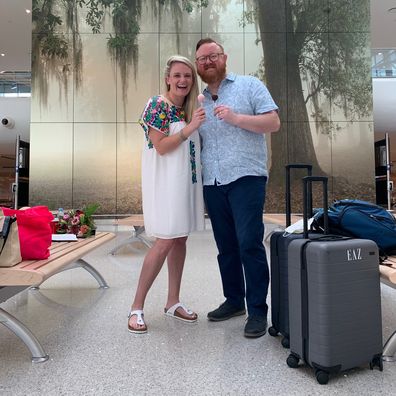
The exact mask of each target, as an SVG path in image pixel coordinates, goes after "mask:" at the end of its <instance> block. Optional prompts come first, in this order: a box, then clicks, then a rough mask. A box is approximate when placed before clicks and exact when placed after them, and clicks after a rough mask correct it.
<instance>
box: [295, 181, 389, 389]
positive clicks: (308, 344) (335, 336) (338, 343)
mask: <svg viewBox="0 0 396 396" xmlns="http://www.w3.org/2000/svg"><path fill="white" fill-rule="evenodd" d="M312 181H321V182H323V187H324V193H323V195H324V204H323V207H324V208H325V212H326V215H325V216H326V217H325V234H328V218H327V206H328V205H327V178H325V177H305V178H304V179H303V183H304V196H305V197H306V195H307V185H308V183H311V182H312ZM304 201H305V198H304ZM304 214H305V215H304V236H306V235H307V219H306V214H307V210H306V205H305V203H304ZM288 254H289V321H290V352H291V353H290V355H289V357H288V358H287V364H288V366H289V367H292V368H295V367H297V366H298V363H299V360H300V359H301V360H303V361H304V362H305V363H307V364H308V365H309V366H311V367H313V368H314V369H315V376H316V379H317V381H318V382H319V383H320V384H326V383H327V382H328V380H329V375H330V374H331V373H335V372H339V371H344V370H348V369H351V368H353V367H358V366H362V365H365V364H369V365H370V368H371V369H372V368H373V367H374V366H378V367H379V369H380V370H381V371H382V368H383V366H382V358H381V354H382V324H381V321H382V319H381V295H380V275H379V256H378V247H377V245H376V243H375V242H373V241H371V240H366V239H353V238H345V237H339V236H331V235H324V236H323V238H319V239H315V240H310V239H308V238H306V237H305V238H304V239H299V240H295V241H293V242H291V243H290V245H289V253H288Z"/></svg>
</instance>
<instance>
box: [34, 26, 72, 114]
mask: <svg viewBox="0 0 396 396" xmlns="http://www.w3.org/2000/svg"><path fill="white" fill-rule="evenodd" d="M64 37H65V38H66V39H67V41H68V43H69V46H70V54H72V53H73V41H72V36H71V35H69V34H67V35H65V36H64ZM35 38H36V35H33V41H34V40H35ZM36 62H37V66H36V67H37V69H33V71H32V96H31V109H32V110H31V122H72V121H73V109H74V108H73V94H74V84H73V79H74V71H73V70H74V68H73V64H74V59H73V57H72V56H70V58H67V59H60V60H56V61H53V62H49V61H48V60H47V59H42V58H39V57H38V58H37V61H36Z"/></svg>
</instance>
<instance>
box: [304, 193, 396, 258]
mask: <svg viewBox="0 0 396 396" xmlns="http://www.w3.org/2000/svg"><path fill="white" fill-rule="evenodd" d="M328 213H329V231H330V233H332V234H336V235H344V236H349V237H354V238H363V239H371V240H373V241H374V242H376V243H377V245H378V248H379V250H380V254H382V255H384V254H385V255H390V254H393V253H396V219H395V218H394V217H393V216H392V214H391V213H389V212H388V211H386V210H385V209H384V208H382V207H381V206H378V205H376V204H373V203H371V202H366V201H360V200H358V199H342V200H339V201H335V202H334V203H333V204H332V205H331V206H329V212H328ZM312 228H313V229H314V230H316V231H320V230H323V209H319V210H318V211H317V212H316V213H315V215H314V221H313V223H312Z"/></svg>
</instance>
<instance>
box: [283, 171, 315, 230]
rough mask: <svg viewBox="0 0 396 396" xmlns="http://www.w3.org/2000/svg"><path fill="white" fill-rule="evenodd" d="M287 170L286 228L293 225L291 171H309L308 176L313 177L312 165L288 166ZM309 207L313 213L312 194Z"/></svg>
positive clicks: (309, 197) (309, 195) (309, 196)
mask: <svg viewBox="0 0 396 396" xmlns="http://www.w3.org/2000/svg"><path fill="white" fill-rule="evenodd" d="M285 168H286V197H285V201H286V227H289V225H291V193H290V169H307V172H308V176H312V165H309V164H288V165H286V166H285ZM309 188H310V190H309V191H311V185H310V186H309ZM308 199H309V205H308V207H309V208H310V210H311V212H312V194H308Z"/></svg>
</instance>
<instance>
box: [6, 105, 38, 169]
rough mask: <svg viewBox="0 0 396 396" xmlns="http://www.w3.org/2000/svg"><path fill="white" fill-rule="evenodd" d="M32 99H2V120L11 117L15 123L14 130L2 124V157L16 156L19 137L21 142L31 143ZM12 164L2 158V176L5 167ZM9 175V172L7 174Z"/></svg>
mask: <svg viewBox="0 0 396 396" xmlns="http://www.w3.org/2000/svg"><path fill="white" fill-rule="evenodd" d="M30 103H31V100H30V98H3V97H0V120H2V119H3V118H4V117H11V118H12V119H13V120H14V121H15V126H14V127H13V128H12V129H9V128H6V127H4V126H3V125H2V124H1V123H0V155H1V156H3V155H7V156H14V155H15V141H16V137H17V135H20V137H21V140H24V141H26V142H29V141H30ZM10 164H12V162H11V161H10V160H6V159H4V158H2V157H0V175H1V174H4V168H3V166H10ZM7 173H8V172H7Z"/></svg>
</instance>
